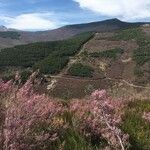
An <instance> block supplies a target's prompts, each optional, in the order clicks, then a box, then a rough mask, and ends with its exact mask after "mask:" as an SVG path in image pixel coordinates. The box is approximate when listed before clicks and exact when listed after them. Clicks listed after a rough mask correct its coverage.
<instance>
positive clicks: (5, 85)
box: [0, 79, 13, 93]
mask: <svg viewBox="0 0 150 150" xmlns="http://www.w3.org/2000/svg"><path fill="white" fill-rule="evenodd" d="M12 83H13V81H12V80H10V81H8V82H4V81H3V80H2V79H0V93H3V92H9V90H10V89H11V88H12Z"/></svg>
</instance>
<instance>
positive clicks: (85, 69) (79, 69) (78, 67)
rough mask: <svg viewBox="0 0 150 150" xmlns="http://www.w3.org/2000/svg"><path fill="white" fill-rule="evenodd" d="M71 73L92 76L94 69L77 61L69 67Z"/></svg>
mask: <svg viewBox="0 0 150 150" xmlns="http://www.w3.org/2000/svg"><path fill="white" fill-rule="evenodd" d="M69 74H70V75H72V76H79V77H92V74H93V69H92V68H91V67H90V66H87V65H83V64H81V63H75V64H73V65H72V66H71V68H70V69H69Z"/></svg>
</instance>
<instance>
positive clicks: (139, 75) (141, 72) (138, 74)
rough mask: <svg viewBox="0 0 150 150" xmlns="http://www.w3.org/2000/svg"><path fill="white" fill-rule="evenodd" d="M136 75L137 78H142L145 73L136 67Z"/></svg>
mask: <svg viewBox="0 0 150 150" xmlns="http://www.w3.org/2000/svg"><path fill="white" fill-rule="evenodd" d="M134 74H135V75H136V76H137V77H142V76H143V75H144V72H143V71H142V70H141V68H140V67H139V66H136V67H135V68H134Z"/></svg>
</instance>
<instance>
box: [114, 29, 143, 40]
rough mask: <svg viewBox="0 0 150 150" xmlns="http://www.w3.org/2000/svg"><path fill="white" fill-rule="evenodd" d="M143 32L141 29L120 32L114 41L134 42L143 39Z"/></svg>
mask: <svg viewBox="0 0 150 150" xmlns="http://www.w3.org/2000/svg"><path fill="white" fill-rule="evenodd" d="M141 35H142V32H141V30H140V29H139V28H131V29H125V30H121V31H119V32H118V33H117V34H116V35H115V36H114V37H112V39H113V40H125V41H128V40H132V39H138V38H141Z"/></svg>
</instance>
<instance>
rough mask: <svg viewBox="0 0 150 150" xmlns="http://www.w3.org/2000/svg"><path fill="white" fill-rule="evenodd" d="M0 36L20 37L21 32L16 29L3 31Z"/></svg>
mask: <svg viewBox="0 0 150 150" xmlns="http://www.w3.org/2000/svg"><path fill="white" fill-rule="evenodd" d="M0 37H2V38H11V39H19V37H20V34H19V33H18V32H15V31H1V32H0Z"/></svg>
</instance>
